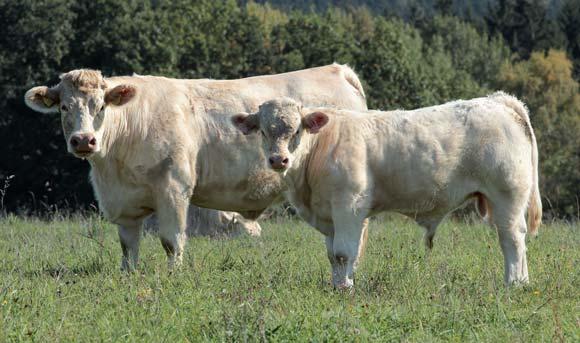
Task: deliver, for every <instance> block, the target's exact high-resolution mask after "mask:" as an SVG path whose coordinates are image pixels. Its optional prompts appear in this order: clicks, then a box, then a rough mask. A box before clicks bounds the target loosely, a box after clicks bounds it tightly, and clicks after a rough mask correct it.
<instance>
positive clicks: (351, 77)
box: [334, 63, 367, 101]
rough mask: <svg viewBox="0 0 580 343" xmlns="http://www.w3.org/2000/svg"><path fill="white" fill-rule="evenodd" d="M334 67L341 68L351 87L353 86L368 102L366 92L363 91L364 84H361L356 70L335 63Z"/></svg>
mask: <svg viewBox="0 0 580 343" xmlns="http://www.w3.org/2000/svg"><path fill="white" fill-rule="evenodd" d="M334 65H335V66H337V67H339V68H340V70H341V71H342V75H344V78H345V79H346V81H347V82H348V83H349V84H350V85H351V86H353V87H354V89H356V91H357V92H358V93H359V94H360V95H361V96H362V98H363V99H364V100H365V101H366V98H367V96H366V95H365V91H364V89H363V86H362V84H361V83H360V79H359V78H358V76H357V75H356V73H355V72H354V70H352V68H351V67H349V66H348V65H346V64H338V63H334Z"/></svg>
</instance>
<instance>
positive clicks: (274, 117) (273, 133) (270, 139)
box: [232, 98, 329, 172]
mask: <svg viewBox="0 0 580 343" xmlns="http://www.w3.org/2000/svg"><path fill="white" fill-rule="evenodd" d="M328 120H329V119H328V116H327V115H326V114H324V113H322V112H313V113H309V114H306V115H303V113H302V106H301V105H300V104H298V103H297V102H295V101H294V100H292V99H289V98H280V99H276V100H271V101H268V102H265V103H263V104H262V105H261V106H260V108H259V110H258V112H257V113H254V114H247V113H241V114H236V115H234V116H233V117H232V122H233V123H234V125H235V126H236V127H237V128H238V129H239V130H241V131H242V132H243V133H244V134H246V135H248V134H251V133H253V132H258V131H260V133H261V135H262V144H263V148H264V151H265V152H266V156H267V158H268V165H269V166H270V167H271V168H272V169H274V170H276V171H279V172H285V171H287V170H288V169H289V168H290V167H291V166H292V162H293V161H294V159H295V157H296V156H295V155H296V153H297V152H298V151H299V147H300V141H301V139H302V135H303V134H305V132H306V133H310V134H315V133H318V131H319V130H320V129H321V128H322V127H323V126H324V125H326V124H327V123H328Z"/></svg>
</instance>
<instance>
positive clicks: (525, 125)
mask: <svg viewBox="0 0 580 343" xmlns="http://www.w3.org/2000/svg"><path fill="white" fill-rule="evenodd" d="M232 121H233V123H234V124H235V125H236V126H237V127H238V128H239V129H240V130H241V131H242V132H244V133H245V134H250V133H252V132H261V135H262V136H264V139H263V140H262V142H263V145H262V150H263V151H264V153H265V155H266V158H265V159H264V162H265V164H267V165H269V166H270V168H272V169H273V170H276V171H277V172H279V173H280V174H281V175H283V176H284V180H285V182H286V184H287V186H288V188H289V189H288V191H287V194H288V198H289V200H290V202H291V203H292V204H293V205H294V206H295V207H296V209H297V210H298V212H299V213H300V215H301V216H302V218H304V219H305V220H306V221H307V222H309V223H310V224H311V225H312V226H314V227H315V228H317V229H318V230H319V231H321V232H322V233H323V234H325V235H326V242H327V251H328V258H329V260H330V263H331V265H332V269H333V282H334V285H335V286H336V287H338V288H350V287H352V286H353V273H354V270H355V268H356V264H357V263H358V259H359V257H360V254H361V253H362V251H363V249H364V243H365V240H366V220H367V218H368V217H369V216H372V215H375V214H378V213H380V212H383V211H396V212H399V213H402V214H405V215H407V216H409V217H412V218H414V219H415V220H416V221H417V222H418V223H419V224H420V225H422V226H423V227H425V228H426V230H427V234H426V245H427V247H428V248H431V246H432V240H433V236H434V234H435V230H436V229H437V226H438V225H439V223H440V222H441V221H442V220H443V219H444V217H445V216H446V215H447V214H448V213H450V212H451V211H453V210H455V209H457V208H459V207H461V206H462V205H463V204H465V203H466V202H469V201H472V200H473V199H476V200H477V203H478V208H479V209H480V211H482V212H486V213H487V214H488V216H489V219H490V222H491V223H492V224H493V225H494V226H495V227H496V228H497V231H498V234H499V240H500V245H501V248H502V251H503V255H504V263H505V282H506V283H507V284H512V283H527V282H528V269H527V259H526V244H525V236H526V232H527V229H528V228H529V229H530V232H531V233H535V232H536V231H537V228H538V226H539V225H540V221H541V214H542V208H541V200H540V193H539V189H538V159H537V155H538V153H537V145H536V139H535V136H534V132H533V130H532V126H531V124H530V121H529V118H528V113H527V110H526V108H525V106H524V105H523V104H522V103H521V102H520V101H519V100H517V99H516V98H514V97H511V96H509V95H507V94H505V93H501V92H498V93H495V94H493V95H490V96H489V97H487V98H478V99H473V100H467V101H455V102H451V103H447V104H444V105H440V106H433V107H427V108H421V109H417V110H413V111H393V112H379V111H368V112H353V111H344V110H335V109H327V108H314V109H307V108H302V106H301V105H299V104H298V103H297V102H295V101H294V100H292V99H288V98H283V99H277V100H272V101H269V102H266V103H264V104H263V105H262V106H260V109H259V111H258V112H257V113H254V114H250V115H248V114H239V115H235V116H233V117H232ZM526 210H527V212H528V222H527V225H526V219H525V216H524V214H525V212H526Z"/></svg>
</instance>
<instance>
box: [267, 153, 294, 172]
mask: <svg viewBox="0 0 580 343" xmlns="http://www.w3.org/2000/svg"><path fill="white" fill-rule="evenodd" d="M268 161H269V162H270V166H271V167H272V169H286V168H287V167H288V162H289V160H288V157H283V156H270V158H269V159H268Z"/></svg>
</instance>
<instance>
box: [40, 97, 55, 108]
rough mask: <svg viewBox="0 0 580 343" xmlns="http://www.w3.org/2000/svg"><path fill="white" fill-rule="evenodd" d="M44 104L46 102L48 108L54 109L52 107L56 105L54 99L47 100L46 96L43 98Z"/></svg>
mask: <svg viewBox="0 0 580 343" xmlns="http://www.w3.org/2000/svg"><path fill="white" fill-rule="evenodd" d="M42 102H44V105H45V106H46V107H52V105H53V104H54V101H52V99H50V98H47V97H45V96H43V97H42Z"/></svg>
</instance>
